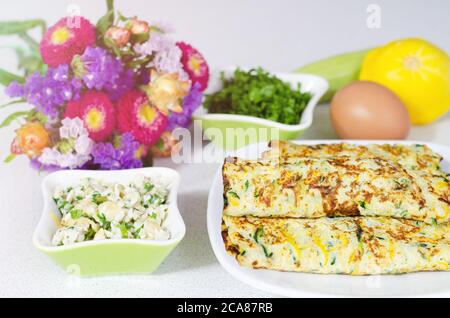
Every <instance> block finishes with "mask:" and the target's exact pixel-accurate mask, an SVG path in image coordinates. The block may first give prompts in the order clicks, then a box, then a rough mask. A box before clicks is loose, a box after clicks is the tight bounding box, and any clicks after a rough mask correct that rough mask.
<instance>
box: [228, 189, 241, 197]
mask: <svg viewBox="0 0 450 318" xmlns="http://www.w3.org/2000/svg"><path fill="white" fill-rule="evenodd" d="M228 194H229V195H231V196H232V197H235V198H236V199H240V197H239V195H238V194H237V193H236V192H234V191H228Z"/></svg>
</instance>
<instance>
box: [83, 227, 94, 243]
mask: <svg viewBox="0 0 450 318" xmlns="http://www.w3.org/2000/svg"><path fill="white" fill-rule="evenodd" d="M94 236H95V230H94V229H93V228H92V226H89V229H88V230H87V232H86V234H85V235H84V239H85V240H86V241H90V240H92V239H94Z"/></svg>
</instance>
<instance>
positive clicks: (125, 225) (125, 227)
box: [119, 222, 132, 238]
mask: <svg viewBox="0 0 450 318" xmlns="http://www.w3.org/2000/svg"><path fill="white" fill-rule="evenodd" d="M131 228H132V226H131V225H130V224H128V223H127V222H121V223H120V224H119V229H120V233H121V234H122V238H128V230H130V229H131Z"/></svg>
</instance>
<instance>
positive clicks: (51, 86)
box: [5, 64, 82, 118]
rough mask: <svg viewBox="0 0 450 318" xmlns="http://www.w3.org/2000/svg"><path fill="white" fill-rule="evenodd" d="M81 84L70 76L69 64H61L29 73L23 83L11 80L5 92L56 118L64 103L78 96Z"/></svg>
mask: <svg viewBox="0 0 450 318" xmlns="http://www.w3.org/2000/svg"><path fill="white" fill-rule="evenodd" d="M81 86H82V85H81V81H80V80H79V79H76V78H73V79H71V78H70V76H69V66H68V65H65V64H63V65H59V66H58V67H56V68H49V69H48V70H47V72H46V74H44V75H42V74H41V73H39V72H35V73H33V74H31V75H30V76H29V77H28V78H27V79H26V81H25V84H23V85H21V84H18V83H17V82H12V83H11V84H10V85H9V86H8V87H7V88H6V91H5V92H6V94H7V95H8V96H9V97H12V98H13V97H21V98H24V99H25V100H26V101H27V102H29V103H30V104H33V105H35V106H36V110H37V111H39V112H42V113H43V114H45V115H47V116H49V117H50V118H57V117H58V115H59V113H60V110H61V108H62V106H63V105H64V104H65V103H67V102H68V101H70V100H72V99H78V98H79V95H80V90H81Z"/></svg>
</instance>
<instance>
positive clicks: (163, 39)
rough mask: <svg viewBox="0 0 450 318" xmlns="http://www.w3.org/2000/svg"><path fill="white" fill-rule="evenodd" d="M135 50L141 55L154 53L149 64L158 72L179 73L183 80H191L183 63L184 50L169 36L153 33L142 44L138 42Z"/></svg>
mask: <svg viewBox="0 0 450 318" xmlns="http://www.w3.org/2000/svg"><path fill="white" fill-rule="evenodd" d="M134 51H135V52H136V53H137V54H140V55H154V58H153V59H152V60H151V61H150V63H148V65H147V66H149V67H154V68H155V69H156V70H157V71H158V73H178V76H179V79H180V80H181V81H187V80H189V76H188V74H187V73H186V72H185V71H184V69H183V64H182V63H181V56H182V54H183V53H182V52H181V49H180V48H179V47H178V46H177V45H176V43H175V42H174V41H173V40H172V39H170V38H169V37H167V36H165V35H163V34H159V33H153V34H151V35H150V39H148V41H146V42H144V43H142V44H136V45H135V46H134Z"/></svg>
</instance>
